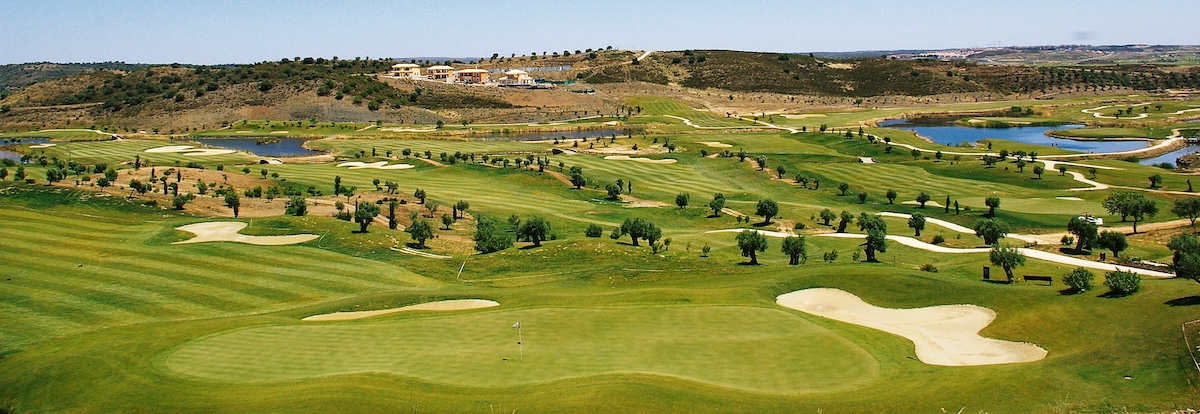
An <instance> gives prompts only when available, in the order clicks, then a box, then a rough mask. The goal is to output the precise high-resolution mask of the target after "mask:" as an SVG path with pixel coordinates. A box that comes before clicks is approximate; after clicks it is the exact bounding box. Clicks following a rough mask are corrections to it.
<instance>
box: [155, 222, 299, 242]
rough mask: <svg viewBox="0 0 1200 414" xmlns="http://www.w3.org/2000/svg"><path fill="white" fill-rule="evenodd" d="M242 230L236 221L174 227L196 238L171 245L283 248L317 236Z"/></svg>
mask: <svg viewBox="0 0 1200 414" xmlns="http://www.w3.org/2000/svg"><path fill="white" fill-rule="evenodd" d="M244 228H246V223H240V222H236V221H214V222H208V223H196V224H189V225H186V226H180V227H176V228H175V229H176V230H183V231H186V232H188V233H192V234H195V235H196V237H193V238H190V239H187V240H184V241H180V242H175V243H172V244H191V243H205V242H237V243H246V244H254V245H259V246H283V245H288V244H297V243H304V242H306V241H309V240H312V239H315V238H317V235H315V234H294V235H290V236H247V235H245V234H238V231H240V230H241V229H244Z"/></svg>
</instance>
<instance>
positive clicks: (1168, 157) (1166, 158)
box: [1138, 144, 1200, 165]
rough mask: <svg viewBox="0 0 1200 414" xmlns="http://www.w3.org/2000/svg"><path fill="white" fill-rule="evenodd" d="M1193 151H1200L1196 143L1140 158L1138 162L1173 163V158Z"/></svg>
mask: <svg viewBox="0 0 1200 414" xmlns="http://www.w3.org/2000/svg"><path fill="white" fill-rule="evenodd" d="M1194 152H1200V145H1196V144H1192V145H1188V146H1186V147H1183V148H1180V149H1177V150H1175V151H1171V152H1168V153H1166V154H1163V155H1159V156H1157V157H1154V158H1146V159H1143V160H1140V161H1138V162H1139V163H1141V164H1142V165H1154V164H1161V163H1164V162H1165V163H1167V164H1171V165H1175V160H1178V159H1179V157H1182V156H1184V155H1188V154H1191V153H1194Z"/></svg>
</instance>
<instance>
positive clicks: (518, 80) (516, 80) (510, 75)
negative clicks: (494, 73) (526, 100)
mask: <svg viewBox="0 0 1200 414" xmlns="http://www.w3.org/2000/svg"><path fill="white" fill-rule="evenodd" d="M534 83H535V82H534V80H533V77H531V76H529V73H527V72H525V71H523V70H520V69H512V70H509V71H506V72H504V77H503V78H500V80H499V84H500V86H512V87H530V86H533V85H534Z"/></svg>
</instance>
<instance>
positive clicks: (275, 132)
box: [271, 131, 292, 134]
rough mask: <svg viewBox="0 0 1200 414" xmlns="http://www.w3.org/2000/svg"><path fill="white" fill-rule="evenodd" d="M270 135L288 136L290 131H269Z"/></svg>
mask: <svg viewBox="0 0 1200 414" xmlns="http://www.w3.org/2000/svg"><path fill="white" fill-rule="evenodd" d="M271 133H272V134H290V133H292V131H271Z"/></svg>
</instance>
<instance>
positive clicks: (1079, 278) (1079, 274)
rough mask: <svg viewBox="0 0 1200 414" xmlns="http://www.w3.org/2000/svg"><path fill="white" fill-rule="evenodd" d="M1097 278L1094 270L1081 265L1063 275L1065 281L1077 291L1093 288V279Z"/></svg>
mask: <svg viewBox="0 0 1200 414" xmlns="http://www.w3.org/2000/svg"><path fill="white" fill-rule="evenodd" d="M1095 278H1096V275H1093V274H1092V272H1090V271H1088V270H1087V269H1084V268H1082V267H1079V268H1076V269H1075V270H1072V271H1071V272H1070V273H1067V275H1066V276H1063V283H1064V284H1066V285H1067V286H1069V287H1070V288H1071V290H1074V291H1075V292H1086V291H1088V290H1089V289H1091V288H1092V280H1094V279H1095ZM1106 282H1107V281H1106Z"/></svg>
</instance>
